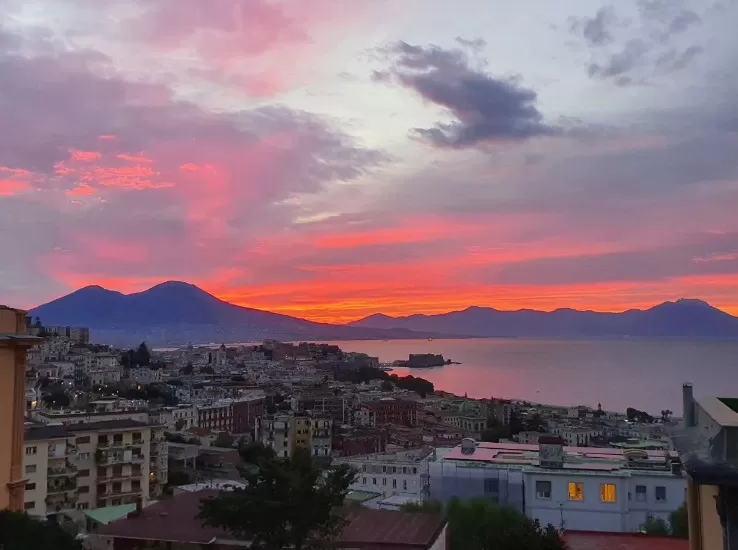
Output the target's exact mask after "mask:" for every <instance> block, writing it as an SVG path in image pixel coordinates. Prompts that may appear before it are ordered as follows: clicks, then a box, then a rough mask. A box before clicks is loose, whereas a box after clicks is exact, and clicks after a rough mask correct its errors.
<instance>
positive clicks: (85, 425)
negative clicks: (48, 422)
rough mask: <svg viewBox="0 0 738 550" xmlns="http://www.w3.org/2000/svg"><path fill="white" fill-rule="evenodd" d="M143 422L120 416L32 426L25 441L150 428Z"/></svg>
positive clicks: (27, 431) (26, 432) (26, 433)
mask: <svg viewBox="0 0 738 550" xmlns="http://www.w3.org/2000/svg"><path fill="white" fill-rule="evenodd" d="M151 427H152V426H151V425H149V424H146V423H145V422H139V421H137V420H131V419H130V418H122V419H119V420H102V421H100V422H80V423H77V424H65V425H63V426H32V427H30V428H28V429H27V430H26V431H25V434H24V436H25V437H24V439H25V441H40V440H43V439H63V438H66V437H72V436H73V435H74V434H75V433H79V432H90V431H107V430H130V429H135V428H140V429H144V428H151Z"/></svg>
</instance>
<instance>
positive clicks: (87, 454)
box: [77, 453, 90, 460]
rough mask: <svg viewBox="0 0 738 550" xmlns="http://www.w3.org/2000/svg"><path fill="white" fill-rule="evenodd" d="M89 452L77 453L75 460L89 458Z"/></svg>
mask: <svg viewBox="0 0 738 550" xmlns="http://www.w3.org/2000/svg"><path fill="white" fill-rule="evenodd" d="M89 459H90V453H77V460H89Z"/></svg>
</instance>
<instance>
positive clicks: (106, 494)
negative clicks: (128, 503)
mask: <svg viewBox="0 0 738 550" xmlns="http://www.w3.org/2000/svg"><path fill="white" fill-rule="evenodd" d="M142 490H143V489H142V488H141V487H139V488H138V489H136V488H133V487H131V488H130V489H128V490H123V489H119V490H117V491H113V490H107V491H105V492H104V493H101V492H100V491H98V492H97V498H98V499H108V498H116V497H118V498H119V497H125V496H129V495H130V496H133V495H139V494H141V491H142Z"/></svg>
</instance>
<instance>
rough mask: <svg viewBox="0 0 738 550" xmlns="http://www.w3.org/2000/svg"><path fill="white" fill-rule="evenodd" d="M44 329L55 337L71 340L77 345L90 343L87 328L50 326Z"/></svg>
mask: <svg viewBox="0 0 738 550" xmlns="http://www.w3.org/2000/svg"><path fill="white" fill-rule="evenodd" d="M44 328H45V329H46V332H48V333H51V334H54V335H55V336H61V337H62V338H66V339H68V340H73V341H74V342H76V343H78V344H89V343H90V329H89V328H87V327H64V326H52V327H44Z"/></svg>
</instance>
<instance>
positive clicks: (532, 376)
mask: <svg viewBox="0 0 738 550" xmlns="http://www.w3.org/2000/svg"><path fill="white" fill-rule="evenodd" d="M333 343H335V344H337V345H339V346H340V347H341V348H342V349H344V350H346V351H357V352H363V353H368V354H370V355H372V356H378V357H379V359H380V361H387V362H390V361H394V360H396V359H407V356H408V355H409V354H410V353H440V354H443V356H444V357H445V358H447V359H451V360H452V361H460V362H461V363H462V364H461V365H449V366H445V367H436V368H430V369H408V368H402V369H395V372H397V373H398V374H400V375H405V374H413V375H415V376H421V377H422V378H426V379H428V380H430V381H431V382H433V384H434V385H435V386H436V388H437V389H441V390H446V391H450V392H453V393H456V394H459V395H463V394H464V393H468V395H469V397H476V398H481V397H505V398H518V399H527V400H531V401H540V402H543V403H552V404H560V405H572V404H584V405H590V406H596V405H597V403H598V402H602V407H603V408H605V409H606V410H624V409H625V408H626V407H635V408H638V409H641V410H644V409H645V410H647V411H649V412H651V413H658V412H659V411H660V410H661V409H665V408H668V409H671V410H672V411H674V413H675V414H676V415H681V385H682V383H683V382H692V383H694V384H695V395H698V396H699V395H721V396H725V395H734V396H738V342H731V343H726V342H646V341H633V340H623V341H571V340H524V339H514V340H512V339H511V340H506V339H474V340H433V341H427V340H390V341H376V340H370V341H367V340H361V341H350V342H333Z"/></svg>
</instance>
